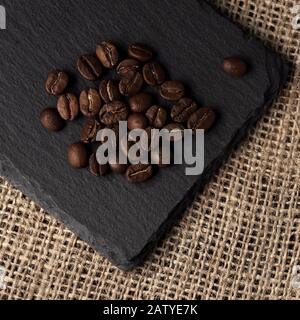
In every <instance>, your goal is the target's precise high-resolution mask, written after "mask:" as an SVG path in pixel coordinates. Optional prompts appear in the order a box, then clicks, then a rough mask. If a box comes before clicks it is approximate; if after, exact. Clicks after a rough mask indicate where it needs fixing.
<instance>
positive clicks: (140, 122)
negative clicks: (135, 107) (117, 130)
mask: <svg viewBox="0 0 300 320" xmlns="http://www.w3.org/2000/svg"><path fill="white" fill-rule="evenodd" d="M147 126H148V120H147V118H146V117H145V116H144V115H143V114H141V113H132V114H131V115H130V116H129V117H128V129H129V130H134V129H146V128H147Z"/></svg>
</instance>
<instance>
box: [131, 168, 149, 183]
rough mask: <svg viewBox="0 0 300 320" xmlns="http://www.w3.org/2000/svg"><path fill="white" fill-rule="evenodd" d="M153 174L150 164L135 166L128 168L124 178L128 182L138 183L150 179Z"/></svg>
mask: <svg viewBox="0 0 300 320" xmlns="http://www.w3.org/2000/svg"><path fill="white" fill-rule="evenodd" d="M153 173H154V172H153V167H152V165H151V164H136V165H131V166H129V167H128V169H127V171H126V177H127V180H128V181H129V182H132V183H140V182H145V181H147V180H149V179H150V178H152V176H153Z"/></svg>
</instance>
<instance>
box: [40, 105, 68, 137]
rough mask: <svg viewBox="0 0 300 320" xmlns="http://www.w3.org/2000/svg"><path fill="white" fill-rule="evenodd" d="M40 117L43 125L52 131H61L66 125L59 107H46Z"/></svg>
mask: <svg viewBox="0 0 300 320" xmlns="http://www.w3.org/2000/svg"><path fill="white" fill-rule="evenodd" d="M39 118H40V121H41V124H42V125H43V127H44V128H45V129H47V130H48V131H50V132H56V131H60V130H62V129H63V128H64V126H65V121H64V120H63V119H62V118H61V117H60V115H59V113H58V111H57V109H54V108H47V109H44V110H43V111H42V112H41V113H40V117H39Z"/></svg>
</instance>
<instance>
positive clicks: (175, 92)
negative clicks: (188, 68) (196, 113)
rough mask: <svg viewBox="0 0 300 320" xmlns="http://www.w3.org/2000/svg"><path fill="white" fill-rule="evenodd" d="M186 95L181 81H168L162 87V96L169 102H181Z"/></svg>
mask: <svg viewBox="0 0 300 320" xmlns="http://www.w3.org/2000/svg"><path fill="white" fill-rule="evenodd" d="M184 94H185V89H184V85H183V84H182V83H181V82H179V81H166V82H164V83H163V84H162V85H161V87H160V95H161V96H162V97H163V98H164V99H166V100H169V101H177V100H180V99H181V98H183V96H184Z"/></svg>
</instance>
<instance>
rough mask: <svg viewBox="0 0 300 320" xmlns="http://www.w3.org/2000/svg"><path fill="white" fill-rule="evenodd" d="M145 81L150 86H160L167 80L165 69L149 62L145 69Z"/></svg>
mask: <svg viewBox="0 0 300 320" xmlns="http://www.w3.org/2000/svg"><path fill="white" fill-rule="evenodd" d="M143 76H144V80H145V82H146V83H147V84H149V85H150V86H159V85H161V84H162V83H163V82H164V81H165V79H166V73H165V70H164V68H163V67H162V66H161V65H160V64H159V63H157V62H149V63H147V64H146V65H145V66H144V68H143Z"/></svg>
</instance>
